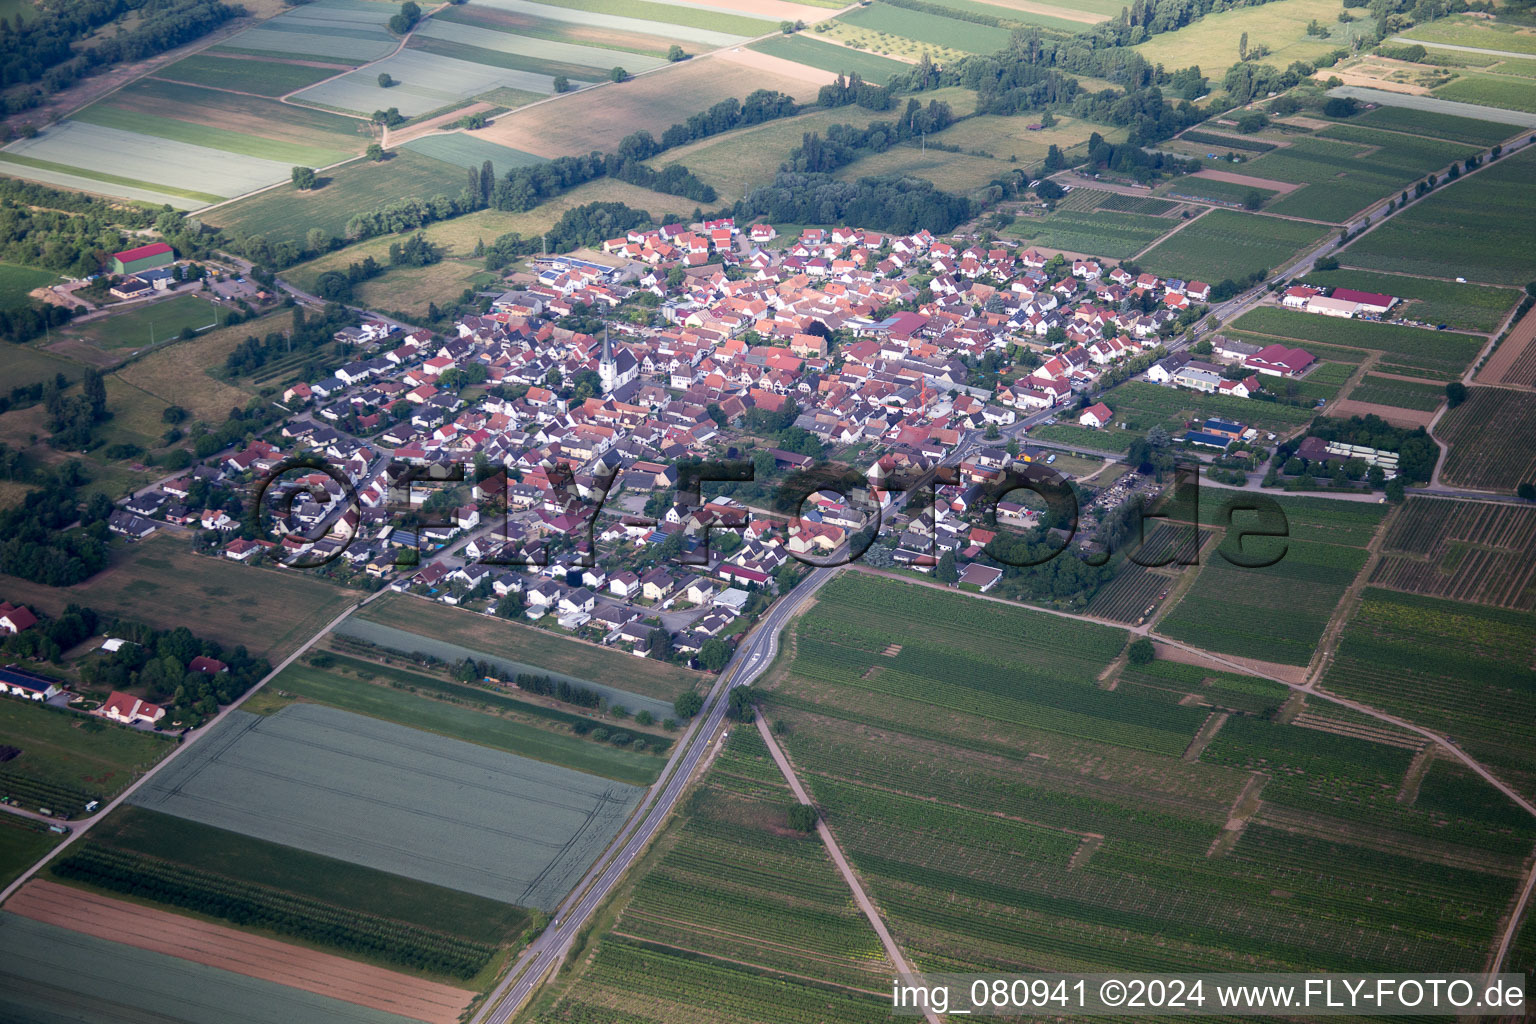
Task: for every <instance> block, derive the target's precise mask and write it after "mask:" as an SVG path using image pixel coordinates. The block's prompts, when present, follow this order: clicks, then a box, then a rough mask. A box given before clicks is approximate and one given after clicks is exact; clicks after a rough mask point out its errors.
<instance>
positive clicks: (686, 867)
mask: <svg viewBox="0 0 1536 1024" xmlns="http://www.w3.org/2000/svg"><path fill="white" fill-rule="evenodd" d="M792 800H793V797H792V795H791V793H790V791H789V787H788V786H786V785H785V784H784V782H783V779H782V777H781V776H780V775H779V772H778V769H777V768H775V767H774V764H773V762H772V761H771V760H770V759H769V756H768V751H767V748H766V746H765V745H764V744H763V741H762V739H761V738H760V737H759V736H758V734H757V732H756V730H754V729H753V728H752V727H750V726H746V727H741V728H738V729H735V730H733V731H732V733H731V738H730V741H729V743H728V744H727V745H726V746H725V748H724V750H722V752H721V754H720V756H719V760H718V761H717V762H716V767H715V768H714V769H713V770H712V771H711V772H710V773H709V775H708V776H707V777H706V778H705V780H704V783H703V785H702V787H701V788H700V789H699V790H698V791H697V792H696V793H695V795H694V796H692V797H691V798H690V799H689V800H688V801H687V805H686V807H685V810H684V819H683V821H682V822H681V823H680V824H679V825H677V826H675V827H674V828H672V829H671V830H670V831H669V832H668V833H667V834H666V835H665V836H663V837H662V838H661V839H660V840H659V841H658V843H657V852H656V853H655V854H653V855H652V856H651V857H650V859H649V860H648V861H646V862H644V863H642V864H640V865H638V866H637V867H638V869H639V870H638V873H639V875H640V877H639V878H638V880H637V881H636V882H635V883H634V885H633V887H632V889H631V891H630V892H629V893H627V894H626V895H624V896H621V897H620V900H619V904H620V906H621V907H622V910H621V912H620V914H619V917H618V920H617V921H616V922H615V923H614V925H613V927H612V931H615V932H619V933H621V934H620V935H608V936H605V937H603V938H602V939H601V940H600V941H599V944H598V945H597V948H596V951H595V954H594V955H593V956H592V957H591V958H590V959H586V958H583V962H582V964H581V966H580V967H579V968H577V969H578V970H579V971H580V972H581V973H580V974H579V976H578V977H577V979H576V980H575V982H574V984H572V985H570V986H569V987H568V989H567V991H566V992H565V993H564V994H563V995H562V996H560V997H559V998H558V999H548V1000H546V1004H545V1006H543V1007H539V1010H540V1011H542V1012H535V1013H534V1014H533V1015H531V1017H530V1019H532V1020H537V1021H550V1022H554V1021H571V1020H593V1019H599V1020H600V1019H605V1018H604V1016H596V1015H597V1014H599V1013H600V1012H601V1013H603V1014H605V1015H606V1014H610V1013H613V1012H616V1011H617V1012H622V1013H623V1014H624V1016H623V1017H622V1018H618V1019H622V1020H624V1021H626V1022H628V1024H642V1022H645V1024H669V1022H672V1021H679V1020H712V1021H718V1020H735V1019H738V1018H737V1017H736V1015H735V1013H733V1012H732V1010H731V1008H732V1007H740V1008H742V1009H743V1010H744V1009H745V1008H746V1007H748V1006H750V1005H752V1004H753V1002H754V1001H755V1002H756V1004H757V1005H758V1006H762V1005H766V1004H767V1003H768V1002H769V1001H771V1002H772V1005H773V1008H774V1009H773V1020H774V1021H775V1022H776V1024H818V1022H820V1021H825V1020H829V1019H835V1020H837V1021H848V1022H860V1024H877V1022H879V1021H881V1020H882V1019H886V1018H888V1017H889V1010H888V1009H886V1008H884V1007H882V1006H881V1005H880V1002H879V997H878V995H876V993H878V992H879V991H880V990H881V989H882V987H883V986H884V985H885V984H888V978H889V971H890V969H891V968H890V965H889V962H888V961H887V960H886V959H885V956H884V953H883V951H882V950H881V947H880V943H879V941H878V940H877V939H876V937H875V933H874V930H873V929H872V928H870V926H869V923H868V922H867V921H866V920H865V919H864V917H863V916H862V915H861V914H860V913H859V912H858V909H857V908H856V907H855V906H854V904H853V901H852V900H851V899H850V896H849V891H848V887H847V884H846V883H845V882H844V881H843V880H842V878H841V876H839V875H838V873H837V871H836V870H835V869H834V868H833V866H832V862H831V860H830V858H829V857H828V855H827V852H826V848H825V847H824V846H823V845H822V843H821V841H820V840H819V839H818V838H817V837H816V836H815V835H802V834H798V833H794V832H792V831H790V830H789V829H788V828H786V827H785V824H784V822H785V820H786V808H787V807H788V806H789V804H790V803H791V802H792ZM747 921H750V927H746V926H744V923H745V922H747ZM738 922H741V924H738ZM832 986H840V988H833V987H832ZM600 1008H601V1009H600ZM829 1014H835V1017H829V1016H828V1015H829ZM608 1019H613V1018H608ZM758 1019H761V1018H758Z"/></svg>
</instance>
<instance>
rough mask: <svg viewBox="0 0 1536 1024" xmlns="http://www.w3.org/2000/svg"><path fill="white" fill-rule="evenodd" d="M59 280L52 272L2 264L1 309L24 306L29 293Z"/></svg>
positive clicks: (0, 268)
mask: <svg viewBox="0 0 1536 1024" xmlns="http://www.w3.org/2000/svg"><path fill="white" fill-rule="evenodd" d="M58 280H59V275H58V274H55V273H54V272H53V271H51V270H43V269H42V268H40V267H24V266H21V265H20V264H16V263H0V308H5V309H9V308H11V307H12V306H24V305H26V304H27V303H28V302H29V301H30V300H29V299H28V298H27V293H28V292H30V291H31V290H32V289H34V288H42V287H44V286H46V285H50V284H53V283H54V282H56V281H58ZM7 369H9V368H7ZM7 376H9V374H7Z"/></svg>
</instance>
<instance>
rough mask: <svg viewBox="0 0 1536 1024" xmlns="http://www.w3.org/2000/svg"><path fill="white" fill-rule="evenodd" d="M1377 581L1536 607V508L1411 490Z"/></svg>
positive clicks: (1431, 592) (1437, 594)
mask: <svg viewBox="0 0 1536 1024" xmlns="http://www.w3.org/2000/svg"><path fill="white" fill-rule="evenodd" d="M1371 583H1372V584H1373V585H1376V586H1382V587H1388V588H1391V589H1393V590H1406V591H1409V592H1411V593H1415V594H1424V595H1426V596H1429V597H1443V598H1447V599H1449V600H1453V601H1473V602H1477V603H1479V604H1489V605H1494V606H1495V607H1499V608H1516V609H1519V610H1521V611H1532V610H1536V510H1533V509H1530V508H1524V507H1521V506H1518V505H1504V504H1494V503H1491V502H1481V501H1440V500H1434V499H1430V498H1419V497H1412V498H1409V499H1408V503H1407V504H1406V505H1405V506H1404V507H1403V511H1402V512H1401V513H1400V514H1399V515H1398V517H1397V520H1396V521H1395V522H1393V524H1392V527H1391V529H1390V530H1388V531H1387V535H1386V537H1385V539H1384V540H1383V543H1382V549H1381V559H1380V561H1379V562H1377V564H1376V568H1375V570H1374V571H1373V572H1372V573H1371Z"/></svg>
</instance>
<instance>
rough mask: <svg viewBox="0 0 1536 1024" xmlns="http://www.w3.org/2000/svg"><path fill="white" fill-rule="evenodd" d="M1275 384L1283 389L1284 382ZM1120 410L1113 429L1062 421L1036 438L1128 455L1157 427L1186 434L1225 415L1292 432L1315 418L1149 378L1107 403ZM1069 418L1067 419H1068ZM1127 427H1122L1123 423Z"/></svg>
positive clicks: (1307, 412) (1306, 411)
mask: <svg viewBox="0 0 1536 1024" xmlns="http://www.w3.org/2000/svg"><path fill="white" fill-rule="evenodd" d="M1275 386H1277V387H1279V386H1281V385H1280V384H1279V382H1276V383H1275ZM1107 402H1108V403H1112V404H1110V408H1111V409H1112V410H1114V413H1115V422H1114V425H1113V426H1111V427H1107V428H1105V429H1103V430H1094V429H1092V428H1089V427H1081V426H1078V425H1077V423H1076V421H1075V420H1074V421H1072V422H1060V423H1058V424H1057V425H1055V426H1051V427H1035V428H1034V429H1032V430H1031V431H1030V433H1029V436H1030V437H1035V438H1043V439H1046V440H1059V441H1064V442H1067V443H1074V444H1080V445H1083V446H1084V447H1087V448H1101V449H1106V450H1109V451H1125V450H1126V449H1128V448H1129V447H1130V446H1131V442H1132V441H1134V440H1135V439H1136V438H1138V437H1142V436H1144V435H1145V434H1146V433H1147V431H1149V430H1151V429H1152V428H1153V427H1162V428H1163V429H1165V430H1167V431H1168V432H1169V433H1170V434H1175V435H1177V434H1182V433H1183V431H1184V424H1185V423H1186V422H1187V421H1189V420H1192V419H1204V418H1206V417H1209V416H1219V417H1222V418H1223V419H1230V420H1236V421H1238V422H1240V423H1245V424H1248V425H1249V426H1253V427H1257V428H1258V429H1260V430H1269V431H1274V432H1276V433H1289V432H1291V431H1293V430H1295V429H1297V428H1298V427H1302V426H1305V425H1306V424H1307V423H1309V422H1311V420H1312V410H1310V409H1303V408H1300V407H1298V406H1294V405H1281V404H1279V403H1276V402H1255V401H1252V400H1251V399H1247V398H1232V397H1230V396H1227V395H1207V394H1201V393H1200V392H1197V391H1189V390H1186V389H1183V388H1172V387H1164V386H1162V385H1160V384H1152V383H1149V382H1148V381H1144V380H1133V381H1128V382H1127V383H1125V384H1123V385H1121V386H1120V387H1118V388H1116V389H1115V390H1114V392H1113V393H1112V394H1110V395H1109V397H1108V399H1107ZM1065 419H1066V417H1063V420H1065ZM1122 423H1123V424H1125V427H1124V429H1121V426H1120V425H1121V424H1122Z"/></svg>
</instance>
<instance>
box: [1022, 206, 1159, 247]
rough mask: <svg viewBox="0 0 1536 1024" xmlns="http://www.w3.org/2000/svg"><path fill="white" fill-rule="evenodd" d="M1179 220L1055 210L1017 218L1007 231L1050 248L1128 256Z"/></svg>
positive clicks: (1139, 215)
mask: <svg viewBox="0 0 1536 1024" xmlns="http://www.w3.org/2000/svg"><path fill="white" fill-rule="evenodd" d="M1181 223H1182V221H1178V220H1173V219H1170V218H1167V217H1148V216H1146V215H1144V214H1137V213H1119V212H1113V211H1109V210H1094V211H1088V212H1077V211H1073V210H1058V211H1056V212H1055V213H1052V214H1050V215H1048V216H1047V217H1046V218H1045V219H1044V220H1034V219H1031V218H1020V219H1019V220H1016V221H1014V222H1013V223H1012V224H1010V225H1009V226H1008V228H1007V231H1008V233H1009V234H1011V235H1017V236H1019V237H1020V238H1024V239H1027V240H1029V241H1031V242H1033V243H1035V244H1037V245H1044V246H1048V247H1050V248H1052V249H1066V250H1067V251H1069V252H1075V253H1082V254H1085V255H1089V256H1103V257H1107V258H1109V259H1129V258H1130V257H1132V256H1134V255H1136V254H1137V253H1138V252H1140V251H1141V250H1143V249H1145V248H1146V247H1147V246H1149V245H1151V244H1152V243H1153V242H1155V241H1156V240H1157V239H1158V238H1160V237H1161V236H1163V235H1165V234H1167V233H1168V232H1169V231H1172V230H1173V229H1174V228H1176V227H1178V226H1179V225H1180V224H1181ZM1185 230H1188V229H1187V228H1186V229H1185Z"/></svg>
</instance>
